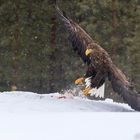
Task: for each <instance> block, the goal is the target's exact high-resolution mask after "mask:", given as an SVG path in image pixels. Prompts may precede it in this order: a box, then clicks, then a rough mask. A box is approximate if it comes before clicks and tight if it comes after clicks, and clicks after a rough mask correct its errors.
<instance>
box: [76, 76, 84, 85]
mask: <svg viewBox="0 0 140 140" xmlns="http://www.w3.org/2000/svg"><path fill="white" fill-rule="evenodd" d="M84 79H85V78H84V77H80V78H78V79H77V80H75V84H76V85H80V84H83V81H84Z"/></svg>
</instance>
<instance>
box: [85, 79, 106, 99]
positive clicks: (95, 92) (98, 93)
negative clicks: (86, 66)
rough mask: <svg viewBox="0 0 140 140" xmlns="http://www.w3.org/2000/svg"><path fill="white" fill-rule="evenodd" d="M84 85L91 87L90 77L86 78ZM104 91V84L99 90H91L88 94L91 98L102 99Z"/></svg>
mask: <svg viewBox="0 0 140 140" xmlns="http://www.w3.org/2000/svg"><path fill="white" fill-rule="evenodd" d="M85 85H86V87H90V86H91V77H88V78H86V79H85ZM104 90H105V84H103V85H102V86H101V87H100V88H98V89H97V88H92V89H91V90H90V91H89V93H90V95H91V96H95V97H96V98H97V97H99V98H104Z"/></svg>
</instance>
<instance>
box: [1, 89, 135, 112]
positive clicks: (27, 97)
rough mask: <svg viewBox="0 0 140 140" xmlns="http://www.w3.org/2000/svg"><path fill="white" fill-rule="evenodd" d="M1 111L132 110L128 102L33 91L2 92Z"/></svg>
mask: <svg viewBox="0 0 140 140" xmlns="http://www.w3.org/2000/svg"><path fill="white" fill-rule="evenodd" d="M0 111H1V112H11V113H14V112H26V113H27V112H130V111H133V110H132V109H131V108H130V107H129V106H128V105H127V104H121V103H115V102H113V101H112V100H111V99H106V100H105V101H94V100H89V99H87V98H85V97H78V96H73V95H72V94H70V93H65V94H64V95H62V94H59V93H53V94H41V95H40V94H36V93H32V92H21V91H16V92H2V93H0Z"/></svg>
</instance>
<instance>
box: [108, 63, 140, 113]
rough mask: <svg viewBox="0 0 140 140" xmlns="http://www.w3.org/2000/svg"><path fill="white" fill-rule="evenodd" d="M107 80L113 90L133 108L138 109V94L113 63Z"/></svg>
mask: <svg viewBox="0 0 140 140" xmlns="http://www.w3.org/2000/svg"><path fill="white" fill-rule="evenodd" d="M109 80H110V81H111V84H112V88H113V90H114V91H115V92H117V93H118V94H120V95H121V96H122V98H123V99H124V101H126V102H127V103H128V104H129V105H130V106H131V107H132V108H133V109H135V110H137V111H140V94H139V93H138V92H137V91H136V90H135V89H134V88H133V86H132V85H131V84H130V83H129V82H128V80H127V79H126V77H125V75H124V74H123V73H122V72H121V71H120V70H119V69H118V68H117V67H116V66H115V65H113V66H112V67H111V69H110V72H109Z"/></svg>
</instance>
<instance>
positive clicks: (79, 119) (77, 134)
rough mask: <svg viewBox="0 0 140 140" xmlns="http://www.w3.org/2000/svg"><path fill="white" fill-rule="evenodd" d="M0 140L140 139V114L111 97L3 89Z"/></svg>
mask: <svg viewBox="0 0 140 140" xmlns="http://www.w3.org/2000/svg"><path fill="white" fill-rule="evenodd" d="M109 112H110V113H109ZM115 112H118V113H115ZM122 112H123V113H122ZM124 112H125V113H124ZM0 140H140V113H138V112H134V111H133V110H132V109H131V108H130V107H129V106H128V105H126V104H119V103H115V102H113V101H112V100H110V99H107V100H105V101H93V100H92V101H91V100H88V99H86V98H82V97H74V96H73V95H71V94H65V95H64V96H62V95H60V94H58V93H55V94H49V95H39V94H35V93H31V92H3V93H0Z"/></svg>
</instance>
